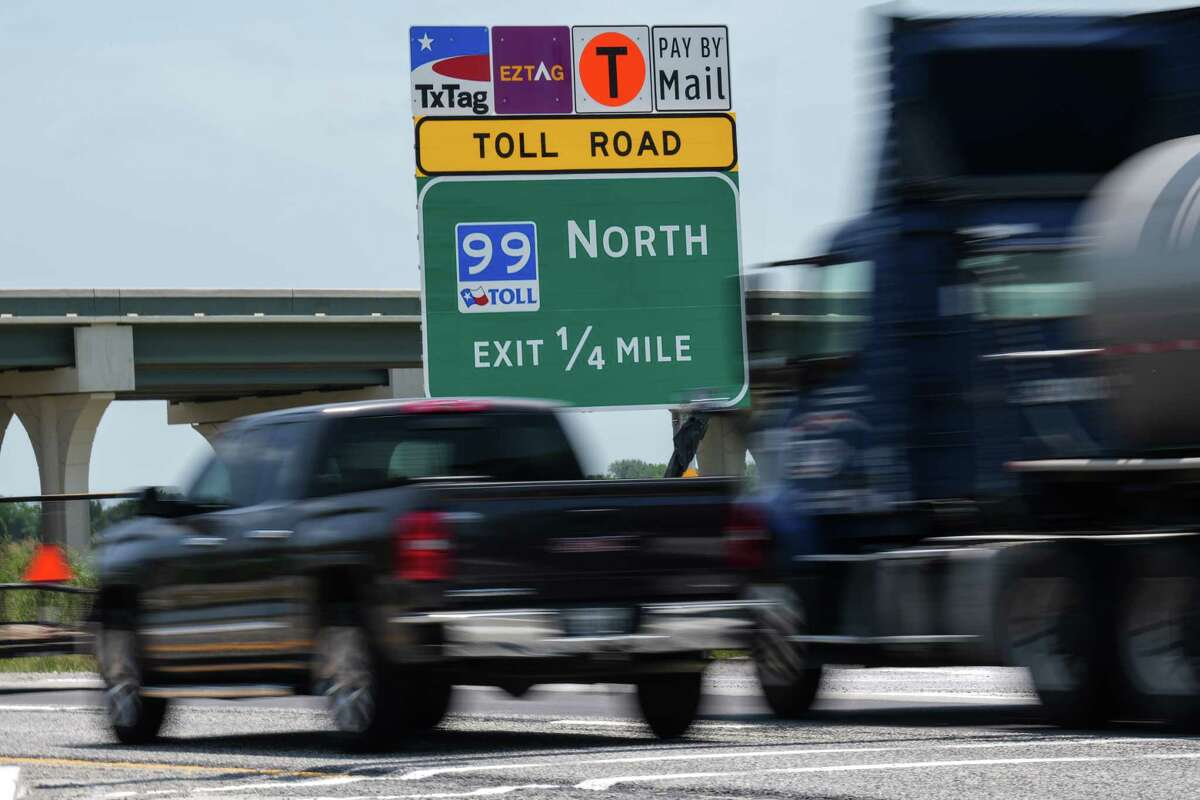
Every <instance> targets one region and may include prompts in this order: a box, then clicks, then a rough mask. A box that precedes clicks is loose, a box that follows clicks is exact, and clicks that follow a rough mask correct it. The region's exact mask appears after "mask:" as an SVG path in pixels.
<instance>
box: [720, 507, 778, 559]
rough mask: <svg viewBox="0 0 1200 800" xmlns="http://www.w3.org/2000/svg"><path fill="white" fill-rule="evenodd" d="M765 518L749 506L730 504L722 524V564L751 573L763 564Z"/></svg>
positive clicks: (764, 554) (766, 538) (765, 538)
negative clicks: (726, 519) (726, 517)
mask: <svg viewBox="0 0 1200 800" xmlns="http://www.w3.org/2000/svg"><path fill="white" fill-rule="evenodd" d="M768 540H769V537H768V535H767V524H766V519H765V518H764V517H763V514H762V512H761V511H759V510H758V509H757V508H755V507H754V506H751V505H745V504H742V503H737V504H734V505H733V506H732V507H731V508H730V510H729V520H728V522H726V524H725V563H727V564H728V565H729V566H730V567H733V568H734V569H736V570H743V571H747V572H753V571H756V570H760V569H762V568H763V567H765V566H766V565H767V544H768Z"/></svg>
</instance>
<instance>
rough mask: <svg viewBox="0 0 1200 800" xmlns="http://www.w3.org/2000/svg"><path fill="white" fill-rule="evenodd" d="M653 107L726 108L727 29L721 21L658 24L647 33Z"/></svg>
mask: <svg viewBox="0 0 1200 800" xmlns="http://www.w3.org/2000/svg"><path fill="white" fill-rule="evenodd" d="M651 49H652V50H653V55H654V70H653V77H654V108H655V109H656V110H658V111H729V110H730V109H731V108H732V107H733V106H732V101H731V97H730V87H729V29H728V28H727V27H725V26H724V25H705V26H701V25H674V26H662V25H658V26H655V28H654V33H653V34H652V36H651Z"/></svg>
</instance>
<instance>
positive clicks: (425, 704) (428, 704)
mask: <svg viewBox="0 0 1200 800" xmlns="http://www.w3.org/2000/svg"><path fill="white" fill-rule="evenodd" d="M453 691H454V687H453V686H451V685H450V682H449V681H447V680H445V679H443V678H437V677H434V676H431V675H422V676H412V677H405V678H403V679H402V680H401V683H400V692H399V693H400V697H399V699H398V701H397V707H396V713H397V714H399V718H400V723H401V724H402V725H403V726H404V728H405V730H409V731H428V730H432V729H433V728H436V727H437V726H438V725H439V724H440V723H441V721H442V720H443V719H445V717H446V712H447V711H449V710H450V696H451V694H452V693H453Z"/></svg>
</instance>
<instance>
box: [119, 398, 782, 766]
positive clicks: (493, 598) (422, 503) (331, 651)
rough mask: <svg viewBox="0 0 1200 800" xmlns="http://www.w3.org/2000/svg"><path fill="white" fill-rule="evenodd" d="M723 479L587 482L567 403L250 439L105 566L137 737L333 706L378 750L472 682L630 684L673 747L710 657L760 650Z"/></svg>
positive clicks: (125, 721)
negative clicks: (196, 720)
mask: <svg viewBox="0 0 1200 800" xmlns="http://www.w3.org/2000/svg"><path fill="white" fill-rule="evenodd" d="M736 491H737V483H736V482H734V481H730V480H723V479H693V480H636V481H607V480H585V479H584V476H583V473H582V471H581V469H580V465H579V461H578V460H577V458H576V457H575V453H574V451H573V449H572V447H571V445H570V442H569V439H568V437H567V435H566V433H565V432H564V430H563V427H562V424H561V420H560V418H559V415H558V412H557V411H556V409H555V408H554V407H553V406H550V405H546V404H536V403H529V402H517V401H482V400H476V399H463V400H410V401H388V402H370V403H360V404H342V405H330V406H320V407H313V408H306V409H296V410H289V411H282V412H275V413H270V414H263V415H259V416H255V417H249V418H246V419H244V420H241V421H238V422H236V423H233V424H231V425H230V426H229V427H228V428H227V430H226V432H225V433H224V435H223V436H222V437H221V438H220V439H219V440H218V443H217V445H216V448H215V455H214V457H213V458H212V459H211V461H209V462H208V463H207V464H206V465H205V466H204V467H203V468H202V469H201V470H200V471H199V473H198V475H197V477H196V478H195V480H194V482H193V483H192V485H191V486H190V487H189V488H187V489H186V490H185V491H184V492H183V493H182V494H180V495H167V494H163V493H161V492H157V491H155V490H147V492H146V493H145V494H144V495H143V501H142V512H141V515H140V516H138V517H136V518H134V519H132V520H130V521H128V522H127V523H124V524H121V525H119V526H114V527H112V528H110V529H109V530H108V531H107V532H106V533H105V535H104V537H103V540H102V543H101V547H100V551H99V568H100V582H101V588H100V594H99V600H98V615H97V618H98V619H99V631H98V636H97V654H98V658H99V664H100V672H101V676H102V677H103V679H104V682H105V686H106V691H105V698H106V708H107V713H108V715H109V718H110V723H111V725H112V727H113V729H114V731H115V733H116V735H117V737H118V739H119V740H120V741H122V742H127V743H137V742H145V741H148V740H150V739H152V738H153V737H154V736H155V735H156V734H157V732H158V729H159V727H160V725H161V722H162V719H163V716H164V713H165V711H166V708H167V703H168V702H169V700H170V699H171V698H185V697H222V698H230V697H263V696H271V695H282V694H294V693H295V694H319V695H325V696H327V697H328V699H329V706H330V710H331V713H332V716H333V720H334V722H335V724H336V726H337V727H338V728H339V729H340V730H342V731H344V732H345V733H347V734H348V735H349V736H350V737H351V738H352V739H353V740H354V741H355V742H357V743H359V744H362V745H379V744H385V743H388V742H391V741H393V740H395V739H396V737H397V736H398V735H401V734H403V733H405V732H411V731H417V730H421V729H426V728H430V727H432V726H434V725H437V724H438V722H439V721H440V720H441V719H442V718H443V716H444V715H445V713H446V710H447V708H448V706H449V703H450V699H451V691H452V687H453V686H455V685H464V684H468V685H490V686H499V687H502V688H503V689H505V690H507V691H509V692H510V693H511V694H513V695H516V696H519V695H520V694H522V693H524V692H525V691H526V690H527V689H528V688H529V687H530V686H532V685H535V684H539V683H553V682H564V681H569V682H574V683H583V682H604V683H631V684H634V685H636V687H637V698H638V702H639V706H640V708H641V711H642V713H643V716H644V717H645V719H646V721H647V723H648V724H649V725H650V727H651V729H652V730H653V731H654V732H655V733H657V734H658V735H659V736H663V737H671V736H678V735H680V734H682V733H683V732H684V731H685V730H686V729H687V727H688V726H689V725H690V724H691V722H692V720H693V719H694V717H695V714H696V710H697V706H698V703H699V699H700V687H701V672H702V670H703V668H704V666H705V664H706V662H707V659H708V653H709V651H711V650H713V649H717V648H726V647H744V646H746V645H747V643H748V642H747V639H748V637H749V636H750V635H751V634H752V632H753V629H754V627H755V622H754V620H755V618H756V614H755V607H756V602H755V601H753V600H750V599H748V597H749V596H748V594H747V588H748V584H749V581H750V580H751V579H752V577H753V575H754V574H755V571H756V570H757V569H758V568H759V567H760V566H761V565H762V564H763V562H764V560H765V556H766V552H765V551H766V542H765V537H764V534H763V527H762V526H761V525H760V524H759V519H758V517H757V515H755V514H754V513H753V512H751V511H750V510H749V509H748V508H747V507H745V506H743V505H741V504H738V503H735V502H734V497H735V492H736Z"/></svg>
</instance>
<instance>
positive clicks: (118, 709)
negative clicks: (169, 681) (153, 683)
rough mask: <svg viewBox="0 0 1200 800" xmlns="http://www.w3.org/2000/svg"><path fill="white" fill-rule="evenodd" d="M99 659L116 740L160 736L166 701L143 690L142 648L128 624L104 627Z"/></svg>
mask: <svg viewBox="0 0 1200 800" xmlns="http://www.w3.org/2000/svg"><path fill="white" fill-rule="evenodd" d="M96 660H97V665H98V667H99V672H100V677H101V679H102V680H103V681H104V711H105V714H106V715H107V717H108V723H109V725H110V726H111V727H112V730H113V733H114V734H115V735H116V737H117V741H119V742H121V743H122V744H146V743H147V742H152V741H154V740H155V739H156V738H158V732H159V730H161V728H162V724H163V720H164V719H165V718H166V714H167V701H166V700H164V699H162V698H158V697H146V696H145V695H143V694H142V685H143V684H142V667H141V651H140V648H139V646H138V638H137V634H136V633H135V632H134V631H133V630H132V629H128V628H110V627H105V628H101V629H100V631H99V635H98V636H97V639H96Z"/></svg>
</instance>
